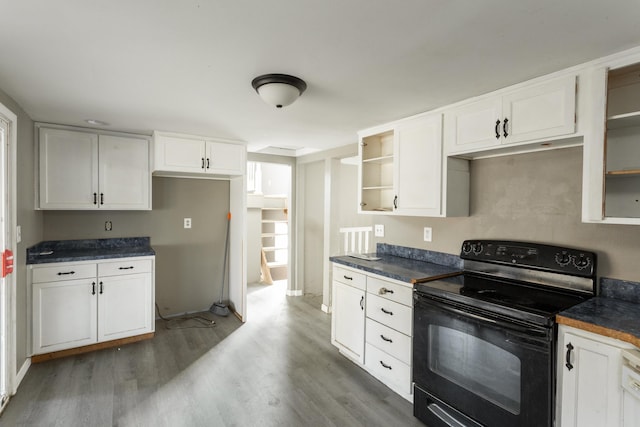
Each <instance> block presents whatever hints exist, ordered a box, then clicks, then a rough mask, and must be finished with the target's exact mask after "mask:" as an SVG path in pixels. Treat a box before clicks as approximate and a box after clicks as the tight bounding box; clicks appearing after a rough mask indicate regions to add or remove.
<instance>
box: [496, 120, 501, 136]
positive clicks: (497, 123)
mask: <svg viewBox="0 0 640 427" xmlns="http://www.w3.org/2000/svg"><path fill="white" fill-rule="evenodd" d="M499 128H500V120H496V129H495V131H496V139H500V129H499Z"/></svg>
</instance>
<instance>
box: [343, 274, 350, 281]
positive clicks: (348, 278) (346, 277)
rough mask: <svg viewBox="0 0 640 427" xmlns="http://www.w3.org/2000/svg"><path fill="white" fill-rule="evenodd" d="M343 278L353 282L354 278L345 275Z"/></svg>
mask: <svg viewBox="0 0 640 427" xmlns="http://www.w3.org/2000/svg"><path fill="white" fill-rule="evenodd" d="M342 277H344V278H345V279H347V280H353V277H349V276H344V275H343V276H342Z"/></svg>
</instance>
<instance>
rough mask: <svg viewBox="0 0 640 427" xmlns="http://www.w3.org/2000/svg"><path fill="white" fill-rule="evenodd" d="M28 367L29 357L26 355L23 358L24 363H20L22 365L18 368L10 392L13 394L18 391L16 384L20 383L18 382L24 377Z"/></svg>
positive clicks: (29, 363)
mask: <svg viewBox="0 0 640 427" xmlns="http://www.w3.org/2000/svg"><path fill="white" fill-rule="evenodd" d="M30 367H31V358H30V357H27V358H26V359H25V361H24V363H23V364H22V367H21V368H20V370H19V371H18V373H17V374H16V379H15V381H14V383H13V393H12V394H15V393H16V391H18V386H19V385H20V383H21V382H22V380H23V379H24V376H25V375H27V372H28V371H29V368H30Z"/></svg>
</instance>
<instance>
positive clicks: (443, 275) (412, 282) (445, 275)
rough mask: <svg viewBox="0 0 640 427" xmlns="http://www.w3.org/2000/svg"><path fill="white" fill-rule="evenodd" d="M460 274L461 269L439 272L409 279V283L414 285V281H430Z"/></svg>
mask: <svg viewBox="0 0 640 427" xmlns="http://www.w3.org/2000/svg"><path fill="white" fill-rule="evenodd" d="M461 274H462V272H461V271H456V272H453V273H445V274H439V275H437V276H429V277H423V278H421V279H411V284H412V285H415V284H416V283H426V282H431V281H433V280H440V279H444V278H446V277H453V276H459V275H461Z"/></svg>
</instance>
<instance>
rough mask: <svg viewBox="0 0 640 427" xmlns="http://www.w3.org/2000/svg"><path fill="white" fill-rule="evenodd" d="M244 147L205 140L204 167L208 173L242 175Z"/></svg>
mask: <svg viewBox="0 0 640 427" xmlns="http://www.w3.org/2000/svg"><path fill="white" fill-rule="evenodd" d="M243 151H244V147H243V146H242V145H238V144H226V143H224V142H213V141H207V159H206V162H205V163H206V164H205V168H206V170H207V172H209V173H219V174H224V175H227V174H228V175H242V172H243V170H244V168H243V165H244V155H243Z"/></svg>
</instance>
